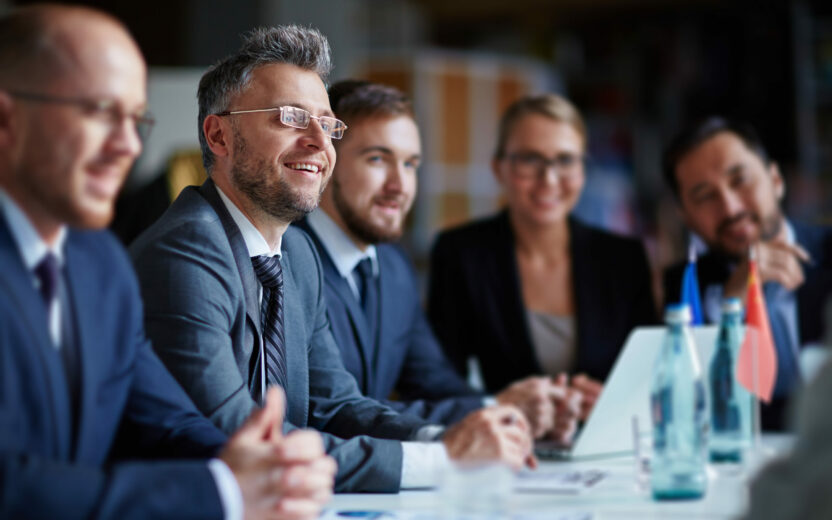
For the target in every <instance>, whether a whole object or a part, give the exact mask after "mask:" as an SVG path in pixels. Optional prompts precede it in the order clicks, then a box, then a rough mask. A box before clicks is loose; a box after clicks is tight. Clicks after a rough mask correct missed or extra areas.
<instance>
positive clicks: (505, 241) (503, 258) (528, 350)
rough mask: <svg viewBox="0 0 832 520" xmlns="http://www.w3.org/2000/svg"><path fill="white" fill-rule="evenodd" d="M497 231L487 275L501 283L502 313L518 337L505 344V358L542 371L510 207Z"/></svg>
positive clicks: (526, 369) (499, 219) (529, 370)
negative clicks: (527, 311) (521, 282)
mask: <svg viewBox="0 0 832 520" xmlns="http://www.w3.org/2000/svg"><path fill="white" fill-rule="evenodd" d="M496 224H497V226H496V233H495V239H494V240H495V247H494V248H493V250H494V251H495V256H494V259H493V263H490V264H486V263H485V262H483V264H484V265H488V271H487V272H486V273H485V276H486V277H487V278H486V279H491V280H494V285H495V287H497V288H498V289H497V294H496V296H495V297H496V298H497V301H499V302H501V304H500V305H501V307H502V312H501V313H500V315H501V316H505V321H506V327H507V328H508V329H509V330H510V331H511V332H510V334H509V335H510V336H511V337H512V339H513V340H514V341H512V342H510V343H509V344H506V345H504V346H503V349H504V352H503V356H504V359H513V360H516V362H517V364H518V365H522V367H523V369H522V370H523V371H524V372H526V373H533V374H541V373H543V369H542V368H541V367H540V363H539V362H538V361H537V356H536V355H535V353H534V348H533V346H532V339H531V335H530V334H529V327H528V324H527V321H526V305H525V303H523V290H522V288H521V286H520V270H519V267H518V265H517V255H516V253H515V251H514V246H515V244H514V233H513V232H512V230H511V222H510V221H509V216H508V211H503V213H501V214H500V215H499V216H497V221H496Z"/></svg>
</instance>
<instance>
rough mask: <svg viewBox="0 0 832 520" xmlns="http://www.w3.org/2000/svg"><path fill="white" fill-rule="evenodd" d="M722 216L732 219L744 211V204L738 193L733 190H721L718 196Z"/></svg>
mask: <svg viewBox="0 0 832 520" xmlns="http://www.w3.org/2000/svg"><path fill="white" fill-rule="evenodd" d="M720 201H721V208H722V212H723V216H726V217H732V216H734V215H737V214H738V213H742V212H743V211H745V203H744V202H743V200H742V197H741V196H740V194H739V193H737V192H735V191H734V190H723V191H722V193H721V194H720Z"/></svg>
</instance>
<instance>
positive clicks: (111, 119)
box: [9, 91, 156, 141]
mask: <svg viewBox="0 0 832 520" xmlns="http://www.w3.org/2000/svg"><path fill="white" fill-rule="evenodd" d="M9 94H10V95H11V96H12V97H16V98H20V99H25V100H26V101H34V102H37V103H55V104H61V105H73V106H76V107H78V108H80V109H81V111H82V113H83V114H84V115H86V116H87V117H89V118H90V119H92V120H96V121H100V122H101V123H103V124H105V125H108V126H109V128H111V129H113V128H116V127H117V126H119V125H121V123H122V121H124V119H125V118H128V119H130V120H131V121H132V123H133V128H134V129H135V130H136V134H137V135H138V136H139V139H140V140H141V141H146V140H147V138H148V136H149V135H150V131H151V130H152V129H153V125H154V124H155V123H156V120H154V119H153V117H152V116H151V115H150V113H149V112H147V111H146V110H141V111H138V112H134V113H132V114H127V113H125V112H124V111H123V110H122V109H121V107H120V106H119V104H118V102H116V101H115V100H113V99H92V98H80V97H61V96H50V95H48V94H37V93H34V92H19V91H9Z"/></svg>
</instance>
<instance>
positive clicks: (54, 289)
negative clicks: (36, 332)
mask: <svg viewBox="0 0 832 520" xmlns="http://www.w3.org/2000/svg"><path fill="white" fill-rule="evenodd" d="M35 275H37V277H38V280H40V295H41V297H42V298H43V303H44V304H46V315H47V323H51V322H52V310H53V308H52V303H53V302H54V301H55V297H56V296H57V295H58V276H60V271H59V267H58V259H57V258H55V255H53V254H52V253H47V254H46V256H44V257H43V260H41V261H40V263H39V264H38V265H37V266H35Z"/></svg>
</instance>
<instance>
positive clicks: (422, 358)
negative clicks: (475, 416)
mask: <svg viewBox="0 0 832 520" xmlns="http://www.w3.org/2000/svg"><path fill="white" fill-rule="evenodd" d="M414 284H415V280H414ZM414 294H416V291H415V287H414ZM414 303H415V304H416V308H415V309H413V312H412V315H413V317H414V319H413V323H412V325H411V330H410V333H409V338H410V343H409V345H408V348H407V355H406V358H405V362H404V365H403V367H402V368H403V370H402V373H401V375H400V376H399V381H398V384H397V390H398V391H399V394H400V398H401V400H402V401H403V403H404V406H402V405H401V404H399V405H397V406H396V407H395V408H396V409H397V410H401V411H403V412H406V413H415V414H417V415H419V416H421V417H424V418H426V419H428V420H429V421H432V422H438V423H442V424H446V425H450V424H453V423H455V422H457V421H459V420H461V419H462V418H463V417H465V416H466V415H468V413H470V412H472V411H474V410H477V409H479V408H481V407H482V405H483V401H482V400H483V395H482V394H481V393H479V392H476V391H475V390H473V389H472V388H471V387H470V386H468V384H467V382H466V381H465V380H464V379H463V378H462V376H460V375H459V373H457V372H456V370H455V369H454V366H453V365H452V364H451V362H450V360H449V359H448V358H447V356H446V355H445V353H444V352H443V351H442V348H441V347H440V346H439V342H438V341H437V339H436V336H435V335H434V334H433V331H432V330H431V328H430V325H429V324H428V322H427V318H426V317H425V314H424V312H423V311H422V309H421V306H420V305H418V300H417V299H414Z"/></svg>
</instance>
